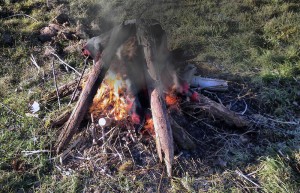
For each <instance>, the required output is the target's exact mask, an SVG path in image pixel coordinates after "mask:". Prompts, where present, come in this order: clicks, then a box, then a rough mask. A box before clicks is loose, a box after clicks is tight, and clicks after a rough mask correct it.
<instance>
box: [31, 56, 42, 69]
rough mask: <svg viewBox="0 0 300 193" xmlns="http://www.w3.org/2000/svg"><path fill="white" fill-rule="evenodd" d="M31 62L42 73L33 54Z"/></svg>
mask: <svg viewBox="0 0 300 193" xmlns="http://www.w3.org/2000/svg"><path fill="white" fill-rule="evenodd" d="M30 60H31V62H32V64H34V65H35V66H36V67H37V69H38V71H40V69H41V67H40V66H39V65H38V64H37V62H36V60H35V58H34V56H33V55H32V54H31V55H30Z"/></svg>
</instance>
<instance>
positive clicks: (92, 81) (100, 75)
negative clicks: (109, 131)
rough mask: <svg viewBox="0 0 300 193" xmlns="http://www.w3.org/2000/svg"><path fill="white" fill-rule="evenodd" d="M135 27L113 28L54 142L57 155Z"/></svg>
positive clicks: (67, 140) (125, 25) (122, 25)
mask: <svg viewBox="0 0 300 193" xmlns="http://www.w3.org/2000/svg"><path fill="white" fill-rule="evenodd" d="M134 30H135V26H134V25H132V24H130V23H129V24H126V23H123V24H121V25H120V26H118V27H116V28H114V30H113V31H112V34H111V37H110V40H109V42H108V45H107V47H106V48H105V49H104V51H103V58H102V59H100V60H98V61H96V64H95V65H94V68H93V69H92V72H91V73H90V76H89V79H88V81H87V83H86V86H85V87H84V90H83V91H82V93H81V95H80V98H79V101H78V102H77V104H76V106H75V108H74V110H73V112H72V114H71V116H70V118H69V120H68V122H67V123H66V126H65V127H64V128H63V130H62V131H61V133H60V135H59V137H58V140H57V142H56V145H55V147H56V151H57V153H59V152H61V150H62V149H63V148H64V146H65V145H66V144H67V143H68V142H69V141H70V140H71V138H72V137H73V135H74V134H75V132H76V129H77V128H78V126H79V124H80V123H81V121H82V120H83V117H84V116H85V114H86V113H87V111H88V108H89V107H90V105H91V103H92V101H93V98H94V96H95V94H96V92H97V89H98V88H99V86H100V84H101V83H102V81H103V79H104V76H105V73H106V72H107V70H108V68H109V66H110V63H111V61H112V59H113V57H114V55H115V53H116V50H117V49H118V47H119V46H120V45H121V44H122V43H123V42H124V41H125V40H126V39H128V37H129V36H130V35H131V34H132V33H134Z"/></svg>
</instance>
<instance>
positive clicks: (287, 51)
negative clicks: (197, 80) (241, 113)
mask: <svg viewBox="0 0 300 193" xmlns="http://www.w3.org/2000/svg"><path fill="white" fill-rule="evenodd" d="M47 2H48V1H42V0H24V1H13V0H5V1H0V35H1V39H0V46H1V49H2V52H1V54H0V61H1V65H0V102H1V103H0V192H83V191H87V192H93V191H99V192H101V191H103V192H159V191H160V192H270V193H271V192H272V193H275V192H278V193H279V192H290V193H295V192H299V190H300V175H299V174H300V146H299V144H300V143H299V142H300V2H298V0H218V1H209V0H182V1H180V0H169V1H159V0H151V1H146V0H141V1H138V0H131V1H126V2H123V1H120V0H113V1H110V2H109V3H108V2H107V1H105V0H83V1H79V0H75V1H62V2H61V3H57V1H49V5H47ZM59 2H60V1H59ZM61 4H63V6H62V5H61ZM62 10H63V11H64V12H65V13H67V14H68V15H69V24H68V25H67V26H66V27H65V29H66V30H69V31H75V29H76V23H78V22H80V23H81V24H82V25H83V26H85V27H86V28H87V29H88V32H87V34H86V37H87V38H88V37H92V36H94V35H97V34H100V33H103V32H105V31H107V30H109V29H110V28H111V27H112V26H113V25H115V24H118V23H120V22H121V21H123V20H125V19H133V18H154V19H157V20H158V21H159V22H161V24H162V26H163V28H164V29H165V30H166V32H167V35H168V41H169V42H168V44H169V48H170V49H171V50H173V49H177V48H181V49H184V50H186V52H187V54H188V55H193V56H194V57H193V59H191V60H190V61H189V62H190V63H193V64H195V65H197V66H198V67H199V69H202V70H203V71H202V72H200V73H201V74H204V76H206V77H212V78H222V79H226V80H228V81H230V83H231V84H232V85H238V88H236V90H237V91H236V92H235V93H234V96H235V97H236V101H238V102H241V103H242V102H243V101H245V102H246V103H247V104H248V108H249V111H248V114H246V115H247V116H248V117H249V118H254V117H256V118H257V117H259V118H260V120H261V123H262V124H260V125H254V126H253V127H251V128H249V130H248V131H251V132H247V131H235V130H232V129H231V128H228V127H226V126H224V127H223V126H222V127H218V129H216V128H212V129H211V130H209V131H205V132H204V133H205V134H206V135H207V136H208V137H207V138H205V140H206V141H205V142H206V143H199V144H202V145H201V146H199V149H200V150H199V151H201V152H203V154H202V156H198V157H193V153H192V152H184V155H185V157H184V159H181V160H180V161H177V162H176V163H175V166H174V167H175V176H174V177H173V178H172V179H168V178H167V176H166V174H165V171H164V169H163V166H162V165H160V164H156V165H152V166H151V167H153V168H147V170H149V171H150V170H151V172H152V173H151V174H150V173H141V172H140V170H141V169H139V170H138V169H136V168H134V169H132V170H130V171H127V170H126V169H125V172H124V171H118V172H116V173H115V174H114V175H113V177H112V178H110V177H108V176H107V175H104V174H101V173H96V172H93V170H92V169H90V168H88V169H85V170H83V169H81V170H76V169H74V168H73V169H72V170H68V168H67V167H65V168H64V167H63V166H60V164H59V161H58V160H57V159H56V157H55V154H52V153H49V152H44V153H37V154H33V155H26V154H25V153H24V151H34V150H51V149H52V147H53V145H54V143H55V140H56V138H57V135H58V133H59V130H58V129H54V128H49V127H48V126H47V124H46V122H47V120H49V117H51V116H52V115H53V114H55V113H57V112H60V111H59V110H58V104H57V103H56V102H54V103H53V104H51V105H44V104H42V103H41V110H40V111H39V112H38V115H39V116H38V118H36V117H30V116H28V114H26V113H29V104H31V103H32V102H33V101H40V100H41V98H43V96H45V95H46V93H47V92H49V91H52V90H53V89H54V84H53V76H52V69H51V61H52V58H51V56H49V55H47V54H45V50H46V49H47V47H49V46H51V47H54V48H55V49H56V51H57V52H58V53H60V55H61V56H62V57H63V59H64V60H65V61H66V62H68V63H69V64H70V65H72V66H73V67H75V68H76V69H78V70H79V71H81V70H82V68H83V64H82V63H83V62H82V61H83V58H82V56H80V54H79V52H78V51H74V52H66V51H65V50H64V48H66V47H68V46H73V45H77V44H78V42H79V40H78V39H73V40H68V39H64V38H60V37H59V36H57V37H56V38H54V40H53V41H52V42H46V43H41V42H40V41H39V40H38V38H37V37H38V35H39V31H40V29H41V28H42V27H45V26H47V25H48V24H49V23H50V22H52V21H53V20H54V18H55V17H56V16H57V15H58V14H59V13H61V12H62ZM31 54H32V55H33V56H34V58H35V59H36V61H37V64H38V65H39V66H40V69H37V68H36V66H35V65H33V64H32V62H31V60H30V56H31ZM55 61H56V62H55V65H56V67H57V81H58V84H59V85H62V84H64V83H65V82H68V81H69V80H72V79H74V78H75V75H74V73H73V72H72V71H69V72H67V71H66V70H65V69H64V67H63V66H62V65H61V64H59V62H58V61H57V60H55ZM241 87H242V89H241ZM238 92H240V93H238ZM227 94H228V95H229V93H227ZM227 94H226V93H222V94H220V96H223V97H225V98H226V95H227ZM67 104H68V101H62V106H63V107H65V106H67ZM242 104H243V103H242ZM199 140H201V139H199ZM152 145H153V144H152ZM210 153H212V154H210ZM187 155H191V156H187ZM123 164H125V165H124V167H126V164H129V165H130V163H129V162H128V160H126V159H125V160H124V163H123ZM111 167H114V166H111ZM116 167H117V166H116ZM152 170H153V171H152ZM126 171H127V172H126ZM177 171H178V172H177ZM179 171H180V172H179ZM161 174H163V175H161ZM176 174H178V175H176Z"/></svg>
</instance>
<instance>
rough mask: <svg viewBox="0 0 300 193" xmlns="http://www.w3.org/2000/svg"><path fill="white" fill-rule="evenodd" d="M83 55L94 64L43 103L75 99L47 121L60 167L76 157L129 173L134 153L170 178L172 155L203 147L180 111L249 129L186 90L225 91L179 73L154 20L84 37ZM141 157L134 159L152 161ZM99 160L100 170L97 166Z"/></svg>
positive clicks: (186, 70)
mask: <svg viewBox="0 0 300 193" xmlns="http://www.w3.org/2000/svg"><path fill="white" fill-rule="evenodd" d="M83 54H84V55H86V56H87V57H90V58H92V59H93V63H94V65H93V66H92V69H90V70H89V72H87V73H86V74H82V76H81V78H80V80H75V81H73V82H70V83H68V84H66V85H64V86H62V87H59V88H58V89H57V90H56V91H54V92H53V93H49V94H48V95H47V96H46V97H45V99H44V100H45V101H46V102H47V103H51V102H53V101H55V100H57V98H63V97H66V96H71V95H72V96H71V98H72V100H71V102H70V103H72V104H73V103H74V102H76V104H75V105H74V106H73V107H72V108H69V109H68V110H66V111H65V112H62V113H61V115H60V116H59V117H57V118H56V119H54V120H52V122H51V126H53V127H60V128H61V130H60V131H59V132H60V134H59V136H58V138H57V140H56V144H55V148H56V152H57V153H58V155H60V159H61V162H62V163H65V162H66V160H68V157H73V158H74V157H75V158H78V159H79V160H83V161H84V162H89V163H90V164H87V165H85V166H84V167H88V168H90V167H91V168H92V170H93V171H95V170H98V171H100V172H101V171H102V172H103V173H105V175H110V173H111V172H108V169H107V168H108V167H109V166H108V165H119V170H122V171H123V170H127V169H128V167H132V165H134V164H136V163H135V162H137V159H135V158H134V157H135V156H136V155H137V154H139V153H138V152H139V151H140V152H144V154H147V155H148V156H149V157H155V158H156V157H158V158H159V160H160V162H164V163H165V166H166V171H167V174H168V176H172V165H173V162H174V152H175V151H177V152H178V151H179V150H180V149H184V150H193V149H197V148H201V147H199V146H198V145H197V139H195V137H193V136H191V135H190V134H189V133H188V132H187V129H186V127H189V125H186V124H188V123H189V121H188V120H187V119H186V114H189V115H190V116H192V117H193V116H194V117H196V116H198V115H199V112H200V113H201V112H202V116H203V114H205V116H208V117H210V118H211V119H219V120H222V121H223V122H224V123H225V124H226V125H228V126H232V127H234V128H245V127H248V126H249V125H250V122H249V121H248V120H247V119H246V118H245V117H243V116H241V115H239V114H237V113H235V112H233V111H231V110H229V109H228V108H226V107H225V106H224V105H223V104H221V103H218V102H215V101H214V100H212V99H210V98H208V97H207V96H204V95H203V94H200V93H198V92H196V91H195V90H193V89H192V87H196V89H199V88H200V89H203V88H205V89H208V90H211V91H224V90H226V89H227V83H226V81H222V80H215V79H207V78H202V77H198V76H195V75H194V74H195V71H196V68H195V67H194V66H192V65H186V66H184V67H181V68H180V69H179V68H177V67H176V65H174V63H176V61H174V60H172V56H171V54H170V52H169V51H168V49H167V37H166V33H165V31H164V30H163V29H162V27H161V26H160V24H159V23H158V22H157V21H155V20H143V19H141V20H128V21H125V22H123V23H122V24H120V25H119V26H116V27H115V28H113V29H112V30H111V31H110V32H107V33H105V34H102V35H100V36H98V37H95V38H92V39H91V40H89V41H88V42H87V45H86V46H85V47H84V49H83ZM86 62H88V60H86ZM78 93H80V96H79V94H78ZM78 96H79V97H78ZM187 111H188V113H186V112H187ZM154 142H155V145H154ZM154 148H156V153H157V154H156V155H154V154H153V152H154ZM149 150H151V151H149ZM76 152H77V153H76ZM79 152H80V155H81V156H78V153H79ZM124 152H127V153H124ZM140 155H141V153H140ZM126 156H130V157H131V158H132V161H131V162H130V164H128V162H126V163H127V165H126V164H125V165H124V164H119V162H122V163H124V159H125V157H126ZM144 156H145V155H144ZM146 157H147V156H146ZM146 157H143V156H140V158H139V160H140V161H141V162H147V163H146V165H147V164H150V163H149V162H151V161H152V162H153V160H151V161H149V160H148V161H147V159H146ZM127 159H128V157H127ZM103 163H105V164H104V165H105V167H104V166H103V165H102V166H103V167H99V164H100V165H101V164H103ZM101 168H102V169H101ZM103 168H104V169H103ZM105 168H106V169H105Z"/></svg>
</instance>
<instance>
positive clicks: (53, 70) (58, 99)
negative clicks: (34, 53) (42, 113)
mask: <svg viewBox="0 0 300 193" xmlns="http://www.w3.org/2000/svg"><path fill="white" fill-rule="evenodd" d="M51 64H52V72H53V79H54V86H55V90H56V95H57V101H58V108H59V109H60V98H59V92H58V88H57V82H56V76H55V69H54V60H52V62H51Z"/></svg>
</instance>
